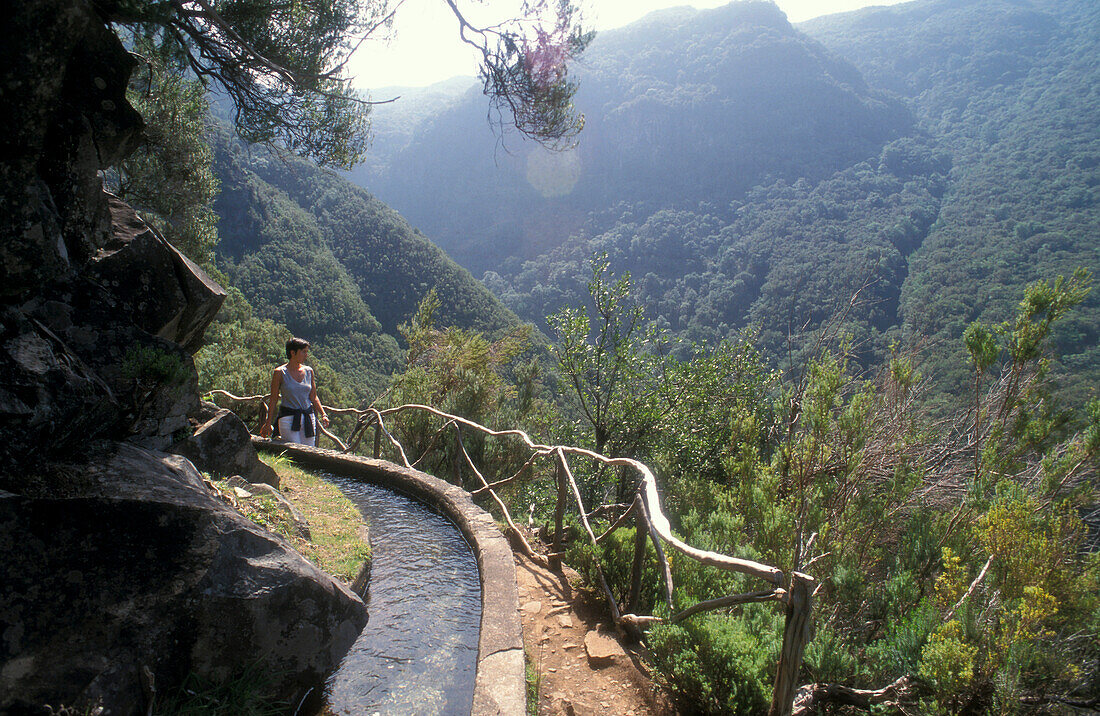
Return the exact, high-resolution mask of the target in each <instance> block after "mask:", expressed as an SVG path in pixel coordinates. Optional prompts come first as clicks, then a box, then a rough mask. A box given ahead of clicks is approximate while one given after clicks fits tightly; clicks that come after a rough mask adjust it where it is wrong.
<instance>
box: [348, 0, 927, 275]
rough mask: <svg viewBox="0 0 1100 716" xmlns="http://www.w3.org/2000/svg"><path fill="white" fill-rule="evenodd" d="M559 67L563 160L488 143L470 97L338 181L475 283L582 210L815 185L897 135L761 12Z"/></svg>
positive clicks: (877, 102)
mask: <svg viewBox="0 0 1100 716" xmlns="http://www.w3.org/2000/svg"><path fill="white" fill-rule="evenodd" d="M574 72H575V74H576V76H577V78H578V81H579V82H580V91H579V92H578V95H577V99H576V105H577V107H578V108H579V109H580V110H581V111H583V112H584V113H585V117H586V124H585V129H584V131H583V132H582V134H581V136H580V139H579V145H578V147H577V148H576V149H575V150H573V151H570V152H565V153H559V154H555V153H550V152H546V151H544V150H542V149H541V148H537V147H535V146H533V145H531V144H530V143H524V142H521V141H520V140H518V139H517V138H516V137H514V136H505V137H504V138H503V143H501V142H500V141H498V139H497V138H496V137H494V136H493V133H492V130H491V129H490V127H489V126H487V122H486V116H485V110H484V105H483V103H482V101H481V99H480V98H479V97H478V96H477V93H476V91H474V92H471V94H470V95H468V96H467V97H464V98H463V100H462V101H460V102H458V103H456V104H454V105H451V106H450V107H448V108H447V109H445V110H444V111H442V112H441V113H440V114H439V115H437V116H436V117H434V119H433V120H430V121H427V122H424V123H423V124H422V125H421V129H419V130H418V131H417V132H416V133H415V137H414V139H413V140H412V141H411V142H410V143H409V144H408V146H407V147H406V148H405V149H403V150H401V151H400V152H396V153H394V154H393V155H392V159H391V160H390V161H389V163H388V166H378V165H377V164H368V165H365V166H364V167H363V168H361V169H359V170H356V171H355V172H353V173H352V175H351V177H352V178H353V180H355V181H356V182H357V183H359V184H360V185H362V186H366V187H369V188H370V189H371V191H372V192H374V193H376V194H377V195H378V196H379V197H382V198H383V199H384V200H385V201H386V202H387V203H388V204H390V205H392V206H393V207H394V208H396V209H397V210H398V211H400V212H401V213H402V215H404V216H406V217H407V218H408V219H409V221H410V222H411V223H413V224H414V225H416V226H418V227H419V228H420V229H421V230H423V231H424V232H425V233H426V234H427V235H429V236H431V237H432V238H433V240H434V241H436V242H437V243H438V244H439V246H440V247H441V248H443V249H444V250H445V251H447V252H448V253H449V254H450V255H451V256H453V257H454V258H455V259H456V260H457V261H458V262H459V263H461V264H463V265H465V266H467V267H468V268H470V269H471V271H473V272H474V273H475V274H476V275H480V274H481V273H482V272H484V271H485V270H488V269H494V270H496V269H498V267H499V264H500V261H501V260H502V259H505V258H507V257H509V256H515V257H519V258H533V257H534V256H537V255H539V254H541V253H544V252H545V251H548V250H551V249H553V248H555V247H556V246H558V245H560V244H561V243H562V242H563V241H564V240H565V239H566V238H567V237H568V236H569V234H571V233H572V232H573V231H576V230H578V229H579V228H580V227H581V226H583V225H584V223H585V221H586V220H587V219H588V214H589V213H590V212H600V211H603V210H605V209H606V208H608V207H612V206H615V205H616V204H619V203H622V202H626V203H629V204H632V205H634V204H646V205H651V206H652V207H654V209H656V208H659V207H663V206H673V205H675V206H696V205H698V203H699V202H717V203H719V204H726V203H728V201H729V200H730V199H732V198H736V197H737V196H738V195H740V194H742V193H743V192H745V191H747V190H748V189H749V188H751V187H752V186H754V185H756V184H759V183H761V182H763V181H766V180H774V179H776V178H785V179H787V180H788V181H794V180H796V179H798V178H800V177H804V176H807V177H811V178H814V179H821V178H824V177H826V176H828V175H829V174H831V173H833V172H834V171H837V170H838V169H841V168H843V167H845V166H848V165H850V164H852V163H854V162H856V161H859V160H861V159H863V158H865V157H867V156H869V155H873V154H875V153H877V152H878V150H879V149H880V148H881V146H882V145H883V144H884V143H885V142H887V141H889V140H890V139H892V138H895V137H897V136H900V135H901V134H902V133H904V132H906V131H908V129H909V128H910V127H911V124H912V118H911V116H910V115H909V113H908V111H907V110H906V109H905V108H904V107H903V106H902V104H901V103H899V102H897V101H896V100H891V99H889V98H887V97H886V96H885V95H882V94H880V93H875V92H873V91H871V90H869V89H868V87H867V86H866V84H865V83H863V81H862V79H861V77H860V75H859V72H858V71H857V70H855V68H854V67H852V66H851V65H849V64H847V63H846V62H844V61H843V60H840V59H839V58H837V57H836V56H834V55H833V54H832V53H830V52H828V51H827V50H825V49H824V47H822V46H821V45H819V44H818V43H816V42H815V41H813V40H810V39H809V38H807V37H806V36H804V35H802V34H800V33H798V32H796V31H795V30H794V29H793V28H792V27H791V26H790V24H789V23H788V22H787V21H786V18H785V16H784V15H783V14H782V12H781V11H779V9H778V8H776V7H775V5H773V4H771V3H767V2H742V3H734V4H731V5H728V6H726V7H723V8H718V9H716V10H708V11H699V12H696V11H686V10H684V9H680V10H676V11H670V12H665V13H659V14H656V15H654V16H652V17H649V18H647V19H645V20H643V21H641V22H639V23H636V24H634V25H630V26H628V27H626V28H622V29H619V30H614V31H609V32H606V33H603V34H601V35H600V36H598V38H597V39H596V41H595V42H594V43H593V45H592V47H591V48H590V49H589V50H588V51H587V52H586V54H585V56H584V58H583V59H582V60H581V62H579V63H578V65H577V66H576V68H575V69H574ZM376 112H377V113H378V115H380V116H383V115H384V113H385V112H386V107H384V106H383V107H378V108H377V109H376ZM792 118H793V119H792ZM379 124H380V125H383V126H388V125H387V124H386V121H384V120H380V121H379ZM378 144H379V142H376V146H378ZM380 151H381V152H382V153H383V154H386V153H387V152H388V150H386V149H380ZM509 152H511V153H509Z"/></svg>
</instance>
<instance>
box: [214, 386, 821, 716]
mask: <svg viewBox="0 0 1100 716" xmlns="http://www.w3.org/2000/svg"><path fill="white" fill-rule="evenodd" d="M210 394H211V395H212V396H216V397H222V398H225V399H227V400H231V401H233V402H234V403H236V404H240V405H251V404H258V405H259V406H260V410H261V411H262V412H261V413H260V416H261V417H260V418H259V420H260V421H262V420H264V419H265V418H266V416H267V396H266V395H253V396H245V397H240V396H236V395H233V394H231V393H228V392H226V391H224V390H214V391H211V393H210ZM325 411H326V412H327V413H329V414H332V415H354V416H355V417H356V423H355V426H354V428H353V429H352V431H351V433H350V435H349V436H348V438H347V440H346V441H343V440H340V438H338V437H337V436H336V435H334V434H332V433H331V432H330V431H328V430H325V429H324V428H321V434H322V435H324V436H325V437H327V438H329V439H330V440H332V441H333V443H334V444H336V445H337V446H338V447H339V448H340V450H342V451H344V452H351V451H354V450H356V449H357V448H358V446H359V444H360V443H361V442H362V440H363V438H364V437H365V436H366V435H367V433H368V431H369V430H370V429H371V428H372V427H373V428H374V444H373V450H372V455H373V456H374V457H375V458H381V457H382V438H383V436H384V437H385V438H386V440H387V442H388V443H389V445H390V446H391V447H392V449H393V453H394V455H396V457H397V458H398V459H399V460H400V461H401V464H403V465H404V466H405V467H409V468H412V467H413V466H415V465H419V464H421V462H422V461H423V460H424V459H425V458H426V456H427V455H428V453H429V452H430V451H431V450H432V449H433V448H434V447H436V445H437V444H440V439H441V438H442V437H443V436H444V433H446V432H448V431H449V430H451V429H453V431H454V435H455V448H456V456H457V455H460V456H461V462H462V464H464V465H465V466H466V468H467V469H468V470H469V472H470V473H471V474H472V475H473V476H474V477H476V479H477V483H478V486H477V487H475V488H474V489H473V490H472V491H471V495H473V496H483V495H485V494H488V495H489V497H490V498H492V501H493V502H494V504H495V505H496V507H497V509H498V510H499V511H500V513H501V515H502V516H503V518H504V521H505V523H506V524H507V528H506V529H507V532H508V534H509V536H510V537H512V538H513V541H514V543H515V544H516V545H517V547H518V548H519V549H520V551H522V552H523V553H524V554H525V555H526V556H527V557H529V558H531V559H534V560H536V561H539V562H541V563H543V564H548V565H549V566H551V567H552V568H558V567H559V566H560V558H561V554H562V549H563V545H562V532H563V522H564V515H565V510H566V509H567V503H568V502H569V501H570V496H572V501H573V502H574V503H575V508H576V511H577V514H578V515H579V517H580V521H581V524H582V526H583V527H584V531H585V533H586V534H587V536H588V540H589V541H590V542H591V544H592V545H593V546H597V547H598V545H599V543H600V542H601V541H603V540H604V539H605V538H606V537H607V536H608V535H609V534H611V532H612V531H614V530H615V529H617V528H618V527H619V526H621V525H623V524H625V523H626V522H627V521H628V519H629V518H630V516H631V515H633V516H634V518H635V521H636V525H637V529H638V532H637V534H638V538H637V539H636V540H635V555H634V565H633V575H632V579H631V596H630V600H629V603H628V604H627V605H626V606H627V608H628V609H629V610H634V609H636V608H637V603H636V602H637V599H638V594H637V585H638V584H639V583H640V580H641V570H642V567H643V566H644V553H645V544H646V541H647V539H646V538H647V537H648V541H649V542H651V543H652V544H653V547H654V550H655V552H656V555H657V561H658V563H659V566H660V567H661V574H662V583H663V590H664V597H665V600H666V601H667V603H668V607H669V611H670V612H671V611H672V610H673V604H674V602H673V592H674V584H673V581H672V570H671V568H670V564H669V560H668V558H667V556H666V554H665V550H664V545H668V546H670V547H672V548H673V549H675V550H676V551H678V552H680V553H681V554H683V555H685V556H687V557H689V558H691V559H694V560H696V561H697V562H699V563H701V564H706V565H709V566H712V567H715V568H717V569H722V570H727V571H732V572H739V573H741V574H746V575H749V576H751V577H756V578H758V579H761V580H763V581H765V582H767V583H768V584H770V585H772V586H771V588H770V589H766V590H762V591H756V592H750V593H746V594H734V595H730V596H726V597H720V598H718V599H711V600H707V601H703V602H699V603H697V604H694V605H692V606H690V607H688V608H687V609H684V610H682V611H680V612H676V613H674V614H672V616H670V617H667V618H661V617H657V616H653V615H645V614H635V613H633V611H628V612H627V613H622V611H621V610H620V607H619V604H618V601H617V600H616V598H615V596H614V593H613V592H612V591H611V588H610V586H609V585H608V583H607V579H606V577H605V575H604V571H603V568H602V567H601V566H600V564H599V562H598V561H597V562H596V565H595V566H596V574H597V576H598V578H599V582H600V587H601V589H602V590H603V592H604V596H605V597H606V598H607V603H608V606H609V607H610V609H611V614H612V618H613V619H614V620H615V623H616V625H617V626H620V627H624V628H628V629H632V630H640V629H642V628H644V627H647V626H650V625H653V624H658V623H662V622H664V623H677V622H680V621H683V620H684V619H688V618H690V617H692V616H694V615H696V614H701V613H704V612H708V611H713V610H716V609H729V608H731V607H733V606H737V605H741V604H749V603H753V602H768V601H777V602H779V603H781V604H783V605H784V606H785V608H786V626H785V628H784V635H783V649H782V651H781V653H780V657H779V664H778V666H777V669H776V679H775V687H774V691H773V695H772V704H771V709H770V711H769V716H788V715H789V714H790V713H791V709H792V705H793V703H794V698H795V693H796V689H797V688H798V674H799V671H800V670H801V666H802V655H803V652H804V650H805V647H806V644H807V643H808V642H809V640H810V637H811V624H812V618H811V617H812V610H813V593H814V586H815V584H816V582H815V580H814V579H813V577H810V576H808V575H806V574H802V573H800V572H793V573H792V574H791V575H789V576H787V575H784V573H783V572H782V571H781V570H779V569H777V568H776V567H772V566H770V565H766V564H761V563H759V562H754V561H752V560H747V559H741V558H739V557H732V556H729V555H725V554H721V553H719V552H711V551H708V550H703V549H699V548H696V547H692V546H691V545H689V544H687V543H685V542H684V541H682V540H681V539H679V538H678V537H676V535H674V534H673V533H672V527H671V525H670V524H669V521H668V518H667V517H666V516H665V514H664V512H663V511H662V509H661V502H660V495H659V494H658V491H657V480H656V478H655V477H654V475H653V472H652V471H651V470H650V469H649V468H648V467H647V466H646V465H645V464H643V463H641V462H639V461H637V460H632V459H630V458H622V457H607V456H605V455H601V454H599V453H596V452H593V451H591V450H586V449H584V448H580V447H574V446H567V445H543V444H541V443H538V442H535V441H534V440H533V439H531V437H530V436H529V435H528V434H527V433H525V432H524V431H522V430H493V429H491V428H487V427H485V426H484V425H480V424H479V423H476V422H474V421H472V420H469V419H467V418H463V417H461V416H459V415H452V414H450V413H446V412H443V411H442V410H438V409H436V408H433V407H431V406H428V405H419V404H408V405H401V406H397V407H394V408H384V409H382V408H376V407H373V406H371V407H368V408H365V409H355V408H330V407H328V406H325ZM412 411H416V412H421V413H425V414H428V415H431V416H434V417H435V418H438V419H439V420H441V421H442V427H440V428H439V429H438V430H437V431H436V432H435V433H434V434H433V435H432V436H431V438H430V439H429V440H428V442H427V445H426V447H425V448H424V450H423V451H422V452H421V454H420V455H419V456H418V457H417V458H416V460H415V461H412V462H410V461H409V457H408V455H407V453H406V451H405V448H404V447H403V446H402V445H401V442H400V441H399V440H398V439H397V438H396V437H395V436H394V435H393V433H392V432H391V431H390V430H389V429H388V428H387V426H386V419H387V418H389V417H392V416H396V415H399V414H401V413H406V412H412ZM319 427H320V426H319ZM467 430H468V431H470V432H471V433H474V434H480V435H482V436H483V437H486V438H512V439H516V440H519V441H520V442H521V443H522V444H523V446H524V447H525V448H526V449H527V450H529V451H530V455H529V456H528V458H527V459H526V461H525V462H524V463H523V465H522V466H521V467H520V468H519V469H518V470H516V471H515V472H514V473H513V474H511V475H510V476H508V477H505V478H502V479H498V480H496V481H492V482H491V481H490V480H489V479H488V478H487V477H486V476H485V474H483V472H482V471H481V470H480V469H479V468H478V467H477V465H476V464H475V462H474V460H473V458H472V457H471V456H470V453H469V451H468V450H467V449H466V445H465V443H464V441H463V435H464V431H467ZM551 457H552V459H553V460H554V468H555V469H554V473H555V476H556V477H555V480H556V484H557V491H556V492H557V500H556V504H555V509H554V527H555V530H554V535H553V546H552V550H553V551H552V553H551V555H550V557H549V558H546V557H544V556H542V555H539V554H538V553H537V552H535V550H534V549H533V548H532V547H531V545H530V543H528V541H527V539H526V537H525V536H524V534H523V533H522V531H521V530H520V529H519V528H518V527H517V526H516V524H515V522H514V521H513V519H512V516H511V514H510V513H509V511H508V507H507V505H505V503H504V500H502V499H501V498H500V497H499V496H498V495H497V494H496V490H497V489H498V488H500V487H503V486H505V485H508V484H511V483H513V482H514V481H516V480H517V479H518V478H519V477H520V476H521V475H522V474H523V473H524V472H525V471H528V470H533V468H534V465H535V463H536V462H537V461H538V460H540V459H544V458H551ZM570 457H574V458H586V459H588V460H591V461H593V462H594V463H596V464H598V465H601V466H603V467H626V468H628V469H631V470H633V471H634V472H635V473H636V474H637V476H638V477H637V489H636V494H635V497H634V502H633V503H631V504H628V505H600V506H598V507H596V508H595V509H593V510H591V511H589V510H587V509H586V508H585V505H584V499H583V497H582V496H581V490H580V487H579V485H578V483H577V480H576V478H575V476H574V474H573V470H572V467H571V466H570V462H569V458H570ZM601 469H603V468H602V467H601ZM458 472H459V470H458V468H457V467H456V473H458ZM618 510H622V513H621V514H619V515H618V517H616V518H614V519H611V518H609V519H608V521H609V522H610V523H611V524H610V526H609V527H608V529H607V530H606V531H604V532H602V533H601V534H600V535H599V536H597V535H596V532H595V531H594V530H593V528H592V524H591V521H590V520H591V519H595V518H596V516H598V515H602V514H604V513H606V514H608V515H612V516H613V515H614V514H615V512H617V511H618Z"/></svg>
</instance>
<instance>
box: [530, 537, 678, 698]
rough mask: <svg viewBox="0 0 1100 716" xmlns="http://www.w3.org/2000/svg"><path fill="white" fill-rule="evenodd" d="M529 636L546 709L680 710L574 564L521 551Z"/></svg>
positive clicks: (531, 655)
mask: <svg viewBox="0 0 1100 716" xmlns="http://www.w3.org/2000/svg"><path fill="white" fill-rule="evenodd" d="M515 561H516V582H517V584H518V585H519V604H520V611H521V613H522V617H523V642H524V645H525V646H526V647H527V653H528V654H529V655H530V657H531V659H532V660H533V662H534V665H535V668H536V669H537V671H538V673H539V675H540V680H539V699H538V713H539V716H589V715H590V714H591V715H594V716H605V715H606V716H674V715H675V714H676V711H675V709H674V708H673V707H672V705H671V701H670V700H669V699H668V697H667V696H666V695H665V694H664V693H663V692H662V691H661V690H660V689H659V688H658V687H657V686H656V685H655V684H654V683H653V682H652V681H651V680H650V679H649V678H648V677H647V676H646V675H645V673H644V672H643V671H642V670H641V669H640V668H639V662H638V657H637V656H636V654H634V653H632V652H631V651H629V650H628V649H624V647H623V646H622V645H621V644H620V643H619V641H618V640H617V639H616V636H615V632H614V630H611V629H609V628H607V627H606V625H604V624H603V623H602V618H603V607H602V605H601V604H600V603H599V601H598V600H597V599H596V598H595V597H594V596H592V595H591V594H589V593H588V592H587V591H585V590H583V589H575V588H574V587H573V586H572V584H570V582H571V581H572V582H573V584H577V583H579V577H578V576H577V575H576V573H575V572H572V570H569V569H568V568H567V569H566V573H567V575H568V574H572V577H569V576H562V575H559V574H555V573H554V572H551V571H549V570H548V569H546V568H544V567H542V566H540V565H538V564H535V563H534V562H531V561H530V560H529V559H527V558H525V557H523V556H522V555H520V554H516V555H515Z"/></svg>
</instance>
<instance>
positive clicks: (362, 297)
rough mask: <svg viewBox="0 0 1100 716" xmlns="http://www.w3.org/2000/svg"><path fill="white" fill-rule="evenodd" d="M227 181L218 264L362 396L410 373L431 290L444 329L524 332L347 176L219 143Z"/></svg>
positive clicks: (262, 311)
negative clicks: (406, 349) (403, 327)
mask: <svg viewBox="0 0 1100 716" xmlns="http://www.w3.org/2000/svg"><path fill="white" fill-rule="evenodd" d="M213 141H214V144H215V150H216V159H215V168H216V171H217V174H218V177H219V179H220V181H221V194H220V195H219V197H218V199H217V202H216V205H215V210H216V211H217V213H218V215H219V217H220V221H219V225H218V232H219V236H220V241H219V244H218V249H217V250H218V260H219V264H221V265H222V266H223V267H224V268H225V270H226V272H227V274H228V275H229V277H230V279H231V283H232V285H233V286H235V287H236V288H238V289H240V291H241V292H242V294H243V295H244V296H245V298H246V299H247V300H248V302H249V303H250V304H251V305H252V306H253V308H254V310H255V312H256V314H257V315H258V316H259V317H260V318H264V319H272V320H275V321H277V322H279V323H282V324H285V325H286V326H287V327H288V328H289V329H290V330H291V331H292V332H294V333H296V334H300V335H304V336H307V337H308V338H309V339H310V340H311V341H317V342H318V343H320V344H322V345H324V347H325V357H326V360H327V361H328V363H329V364H330V365H332V367H333V368H334V369H335V370H337V371H338V372H339V373H340V374H341V375H342V376H343V377H344V379H345V380H349V381H350V384H351V385H352V386H353V387H354V388H355V389H356V390H364V389H367V388H368V387H370V386H377V385H380V384H381V383H383V382H385V381H386V380H387V379H388V377H389V376H390V375H391V374H392V373H393V372H394V371H396V370H397V369H398V368H399V366H400V365H401V364H402V360H401V350H400V347H399V344H398V339H397V338H396V336H397V335H398V326H399V325H400V324H401V323H403V322H405V321H407V320H408V319H409V318H410V317H411V316H412V314H413V313H414V312H415V310H416V307H417V304H418V303H419V302H420V300H421V299H422V298H423V297H424V296H425V295H426V294H427V292H428V291H429V290H431V289H433V288H434V289H436V291H437V292H438V294H439V297H440V300H441V307H440V309H439V316H438V320H439V321H440V323H441V324H442V325H457V326H462V327H469V328H475V329H477V330H480V331H483V332H485V333H488V334H490V335H491V334H495V333H497V332H499V331H500V330H501V329H504V328H506V327H508V326H512V325H515V324H516V323H517V322H518V319H517V318H516V317H515V315H514V314H513V313H512V312H511V311H509V310H507V309H506V308H504V307H503V306H502V305H501V304H500V302H499V301H498V300H497V299H496V298H494V297H493V295H492V294H491V293H490V292H489V291H488V290H486V288H485V287H484V286H483V285H482V284H481V283H479V282H478V281H477V280H476V279H474V278H473V277H472V276H471V275H470V274H469V272H468V271H466V270H465V269H463V268H461V267H459V266H458V265H456V264H455V263H454V262H453V261H451V260H450V259H449V258H448V257H447V256H446V255H445V254H444V253H443V252H442V251H441V250H440V249H439V248H437V247H436V246H435V245H433V244H432V243H431V242H430V241H429V240H428V239H427V238H425V237H424V236H423V235H421V234H420V233H419V232H418V231H416V230H414V229H412V228H411V227H409V225H408V224H407V223H406V222H405V221H404V220H403V219H402V218H401V217H400V216H399V215H398V214H397V213H396V212H394V211H393V210H391V209H389V208H388V207H387V206H385V205H384V204H382V202H380V201H378V200H377V199H375V198H374V197H372V196H371V195H370V194H369V193H367V192H366V191H364V190H363V189H360V188H359V187H356V186H354V185H352V184H350V183H349V182H348V181H346V180H345V179H343V178H341V177H340V176H338V175H336V174H334V173H332V172H329V171H325V170H322V169H319V168H317V167H316V166H315V165H313V164H312V163H310V162H307V161H305V160H301V159H298V158H295V157H290V156H283V155H276V154H274V153H272V152H271V151H269V150H267V149H264V148H260V147H254V146H253V147H249V146H246V145H244V144H243V143H241V142H240V141H239V140H237V139H235V138H233V137H231V136H230V135H229V133H228V132H227V131H226V130H224V128H222V129H218V130H216V131H215V132H214V138H213Z"/></svg>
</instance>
